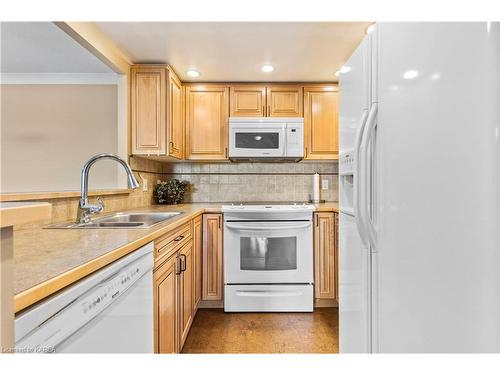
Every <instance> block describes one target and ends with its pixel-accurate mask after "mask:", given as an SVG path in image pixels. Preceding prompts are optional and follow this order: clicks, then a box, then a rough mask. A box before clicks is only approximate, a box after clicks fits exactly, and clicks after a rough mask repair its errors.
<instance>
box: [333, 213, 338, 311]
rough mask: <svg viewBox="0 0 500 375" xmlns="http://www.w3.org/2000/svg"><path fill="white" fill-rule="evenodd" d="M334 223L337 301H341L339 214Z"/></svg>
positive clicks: (336, 214)
mask: <svg viewBox="0 0 500 375" xmlns="http://www.w3.org/2000/svg"><path fill="white" fill-rule="evenodd" d="M333 216H334V223H335V228H334V231H333V234H334V236H335V242H334V245H335V251H334V253H335V257H334V259H335V299H336V300H337V302H338V300H339V214H338V213H336V212H335V213H334V214H333Z"/></svg>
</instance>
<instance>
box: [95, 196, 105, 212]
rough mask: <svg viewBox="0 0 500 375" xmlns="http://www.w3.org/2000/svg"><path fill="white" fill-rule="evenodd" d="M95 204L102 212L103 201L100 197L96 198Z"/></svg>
mask: <svg viewBox="0 0 500 375" xmlns="http://www.w3.org/2000/svg"><path fill="white" fill-rule="evenodd" d="M97 203H98V204H99V206H100V207H101V211H102V210H103V209H104V200H103V199H102V197H97Z"/></svg>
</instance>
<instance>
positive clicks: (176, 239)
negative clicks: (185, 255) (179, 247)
mask: <svg viewBox="0 0 500 375" xmlns="http://www.w3.org/2000/svg"><path fill="white" fill-rule="evenodd" d="M183 238H184V236H183V235H182V234H181V235H180V236H177V237H175V238H174V241H177V242H179V241H180V240H182V239H183Z"/></svg>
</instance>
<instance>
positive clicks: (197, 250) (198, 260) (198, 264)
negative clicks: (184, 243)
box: [193, 215, 203, 313]
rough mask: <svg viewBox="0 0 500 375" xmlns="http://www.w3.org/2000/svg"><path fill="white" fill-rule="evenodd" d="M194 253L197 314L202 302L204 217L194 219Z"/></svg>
mask: <svg viewBox="0 0 500 375" xmlns="http://www.w3.org/2000/svg"><path fill="white" fill-rule="evenodd" d="M193 251H194V257H193V260H194V295H193V297H194V298H193V309H194V311H195V313H196V310H197V309H198V305H199V304H200V302H201V295H202V279H203V262H202V259H203V223H202V216H201V215H200V216H198V217H196V218H194V219H193Z"/></svg>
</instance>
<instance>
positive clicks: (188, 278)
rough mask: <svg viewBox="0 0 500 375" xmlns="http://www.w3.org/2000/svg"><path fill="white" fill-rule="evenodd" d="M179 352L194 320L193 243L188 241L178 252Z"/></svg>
mask: <svg viewBox="0 0 500 375" xmlns="http://www.w3.org/2000/svg"><path fill="white" fill-rule="evenodd" d="M179 265H180V273H179V292H178V297H179V309H178V311H179V319H178V321H179V351H180V350H181V349H182V346H183V345H184V342H185V341H186V338H187V336H188V333H189V328H191V323H192V322H193V319H194V315H193V314H194V309H193V294H194V278H193V277H194V272H193V266H194V262H193V242H192V241H190V242H189V243H188V244H187V245H186V246H184V247H183V248H182V249H181V250H180V251H179Z"/></svg>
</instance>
